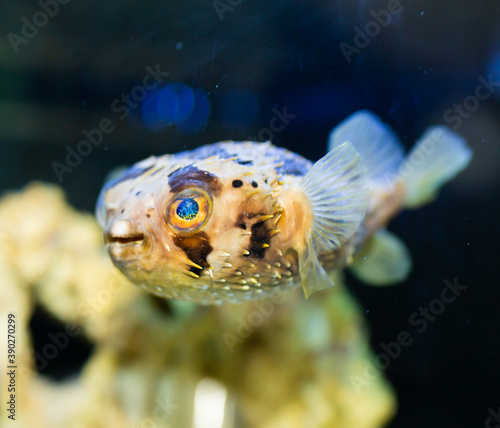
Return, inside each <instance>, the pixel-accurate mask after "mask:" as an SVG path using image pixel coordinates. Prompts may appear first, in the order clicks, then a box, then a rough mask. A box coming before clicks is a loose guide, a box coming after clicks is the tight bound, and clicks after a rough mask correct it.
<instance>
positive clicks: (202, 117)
mask: <svg viewBox="0 0 500 428" xmlns="http://www.w3.org/2000/svg"><path fill="white" fill-rule="evenodd" d="M193 95H194V108H193V111H192V112H191V114H190V115H189V117H187V118H186V119H185V120H183V121H182V122H180V123H179V124H178V125H179V129H180V130H181V132H184V133H185V134H192V133H195V132H198V131H201V130H202V129H203V128H204V127H205V125H206V124H207V122H208V117H209V116H210V102H209V101H208V94H207V93H206V92H205V91H203V90H201V89H197V88H195V89H193Z"/></svg>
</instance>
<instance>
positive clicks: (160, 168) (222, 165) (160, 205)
mask: <svg viewBox="0 0 500 428" xmlns="http://www.w3.org/2000/svg"><path fill="white" fill-rule="evenodd" d="M133 168H135V172H132V173H130V172H128V173H126V174H125V175H124V176H122V177H121V179H120V177H119V178H118V180H117V181H116V182H114V183H113V182H112V183H111V185H108V186H106V187H105V189H104V190H103V192H102V194H101V196H100V198H99V202H98V206H97V217H98V219H99V222H100V224H101V226H102V228H103V230H104V240H105V243H106V248H107V250H108V252H109V254H110V256H111V259H112V261H113V263H114V264H115V266H116V267H118V268H119V269H120V270H121V271H122V272H123V273H124V274H125V276H127V278H128V279H130V280H131V281H132V282H134V283H136V284H139V285H141V286H142V287H143V288H146V289H147V290H148V291H151V292H153V293H155V294H157V295H160V296H163V297H173V298H177V297H178V298H184V299H189V300H195V301H207V302H212V301H213V300H214V299H215V298H216V297H217V296H219V295H220V294H221V293H225V294H227V292H228V290H229V291H230V292H231V291H233V292H234V291H248V288H249V287H248V286H247V285H246V284H247V281H248V280H249V279H250V277H251V278H253V279H252V282H251V283H252V284H255V283H257V285H259V286H260V283H259V281H257V280H255V277H257V278H258V277H259V276H260V275H259V272H260V271H261V269H262V267H261V265H264V264H265V265H269V263H268V262H269V261H270V260H275V259H276V258H277V257H278V254H281V255H282V252H281V248H282V245H274V246H273V245H272V244H273V241H272V240H274V241H276V240H277V239H278V238H277V237H276V235H277V234H278V232H279V229H278V228H277V225H278V222H279V221H280V217H281V213H282V211H283V209H282V207H281V205H280V200H279V197H278V196H277V195H276V194H275V193H276V190H275V189H273V187H272V186H271V184H270V182H271V181H272V179H273V178H272V177H269V176H266V174H265V173H264V172H262V173H261V172H259V171H256V170H253V169H249V168H248V167H247V166H244V165H238V164H235V163H228V162H217V163H215V164H213V163H210V162H205V163H204V162H197V163H195V164H193V163H190V164H189V163H188V164H184V165H182V164H181V166H178V164H176V165H174V166H172V165H171V162H170V164H169V163H165V164H164V165H158V161H157V164H156V165H154V166H152V167H151V168H150V167H149V166H148V165H147V164H142V165H140V164H138V165H137V166H136V167H133ZM270 247H271V248H270ZM276 260H277V259H276ZM284 279H286V278H284ZM284 279H283V280H284ZM274 281H275V282H279V281H278V280H276V278H275V279H274ZM254 289H255V293H258V292H259V291H258V290H259V288H258V287H254ZM229 294H230V293H229ZM204 299H205V300H204Z"/></svg>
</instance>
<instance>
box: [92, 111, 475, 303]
mask: <svg viewBox="0 0 500 428" xmlns="http://www.w3.org/2000/svg"><path fill="white" fill-rule="evenodd" d="M416 154H418V155H420V154H422V155H423V157H424V161H423V162H421V163H420V164H419V166H418V167H415V166H414V162H412V157H413V158H414V157H415V155H416ZM426 154H427V155H426ZM425 156H427V158H425ZM470 157H471V151H470V149H469V148H468V147H467V145H466V143H465V141H463V140H462V139H461V138H460V137H459V136H458V135H456V134H454V133H453V132H452V131H450V130H449V129H448V128H445V127H434V128H431V129H430V130H428V131H427V132H426V134H424V136H423V137H422V139H421V140H420V141H419V142H418V143H417V144H416V146H415V148H414V149H413V151H412V152H411V153H410V155H409V156H408V157H407V158H406V159H404V150H403V147H402V145H401V144H400V143H399V142H398V140H397V138H396V136H395V135H394V134H393V133H392V131H391V130H390V129H389V128H388V127H387V126H386V125H384V124H383V123H382V122H380V120H379V119H378V118H377V117H376V116H374V115H372V114H371V113H368V112H359V113H356V114H355V115H353V116H351V117H350V118H348V119H347V120H346V121H345V122H343V123H342V124H341V125H339V126H338V127H337V128H335V129H334V130H333V131H332V133H331V134H330V139H329V152H328V154H327V155H326V156H325V157H323V158H322V159H320V160H319V161H318V162H316V163H312V162H310V161H309V160H307V159H305V158H303V157H302V156H300V155H298V154H295V153H292V152H290V151H288V150H286V149H283V148H278V147H275V146H273V145H272V144H270V143H269V142H267V143H257V142H248V141H247V142H220V143H215V144H211V145H207V146H203V147H200V148H198V149H195V150H192V151H188V152H183V153H178V154H175V155H164V156H160V157H150V158H148V159H145V160H144V161H142V162H139V163H137V164H135V165H134V166H133V167H131V168H130V169H128V170H126V171H125V172H124V173H122V174H121V175H120V176H118V177H117V178H115V179H114V180H112V181H110V182H109V183H108V184H106V185H105V186H104V188H103V190H102V192H101V195H100V197H99V200H98V203H97V209H96V212H97V218H98V221H99V223H100V225H101V227H102V228H103V230H104V237H105V243H106V247H107V249H108V252H109V254H110V256H111V259H112V260H113V263H114V264H115V266H116V267H118V268H119V269H120V270H121V271H122V272H123V273H124V274H125V276H126V277H127V278H129V279H130V280H131V281H132V282H134V283H136V284H138V285H140V286H141V287H142V288H144V289H146V290H148V291H150V292H152V293H154V294H156V295H158V296H161V297H165V298H175V299H183V300H190V301H194V302H199V303H203V304H218V303H221V302H223V301H230V302H242V301H246V300H252V299H262V298H269V297H272V296H273V295H274V294H275V293H278V292H282V291H285V290H288V289H291V288H294V287H296V286H298V285H300V284H301V285H302V288H303V290H304V292H305V294H306V296H308V295H309V294H311V293H312V292H314V291H316V290H319V289H323V288H326V287H329V286H331V285H333V283H332V280H331V279H330V276H329V273H331V272H335V271H338V270H340V269H343V268H345V267H347V266H350V267H351V268H352V270H353V272H354V273H355V274H356V275H357V276H358V277H359V278H361V279H362V280H364V281H365V282H370V283H374V284H387V283H394V282H398V281H401V280H402V279H404V278H405V277H406V275H407V274H408V272H409V270H410V266H411V263H410V258H409V255H408V251H407V250H406V248H405V247H404V245H403V243H402V242H401V241H400V240H399V239H398V238H396V237H395V236H393V235H391V234H390V233H389V232H387V231H386V230H385V229H384V227H385V225H386V224H387V222H388V221H389V220H390V219H391V218H392V217H393V216H394V215H395V214H396V213H397V212H398V211H399V210H401V209H402V208H404V207H416V206H419V205H422V204H423V203H425V202H427V201H429V200H431V199H432V198H433V197H434V196H435V195H436V193H437V191H438V189H439V187H440V186H441V185H442V184H443V183H445V182H446V181H448V180H449V179H451V178H452V177H453V176H455V175H456V174H457V173H458V172H459V171H461V170H462V169H463V168H465V166H466V165H467V164H468V162H469V160H470Z"/></svg>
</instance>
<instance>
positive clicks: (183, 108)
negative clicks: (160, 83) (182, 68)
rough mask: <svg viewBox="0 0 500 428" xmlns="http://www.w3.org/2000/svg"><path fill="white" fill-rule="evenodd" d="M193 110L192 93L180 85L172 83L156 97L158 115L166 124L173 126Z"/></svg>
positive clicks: (189, 89) (186, 87)
mask: <svg viewBox="0 0 500 428" xmlns="http://www.w3.org/2000/svg"><path fill="white" fill-rule="evenodd" d="M193 108H194V94H193V91H192V90H191V88H190V87H188V86H186V85H184V84H182V83H172V84H171V85H168V86H167V87H166V88H163V89H162V90H161V91H160V94H159V95H158V114H159V116H160V118H161V119H162V120H163V122H165V123H166V124H172V125H175V124H177V123H179V122H182V121H183V120H186V119H187V118H188V117H189V115H190V114H191V112H192V111H193Z"/></svg>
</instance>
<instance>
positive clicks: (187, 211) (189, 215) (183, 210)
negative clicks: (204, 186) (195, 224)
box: [175, 199, 200, 220]
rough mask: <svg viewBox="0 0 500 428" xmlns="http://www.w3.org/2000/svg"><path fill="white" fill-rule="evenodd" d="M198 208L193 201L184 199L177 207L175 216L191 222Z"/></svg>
mask: <svg viewBox="0 0 500 428" xmlns="http://www.w3.org/2000/svg"><path fill="white" fill-rule="evenodd" d="M199 210H200V207H199V206H198V203H197V202H196V201H195V200H194V199H184V200H183V201H182V202H181V203H180V204H179V205H178V207H177V210H176V211H175V212H176V214H177V215H178V216H179V217H180V218H182V219H183V220H192V219H193V218H195V217H196V215H197V214H198V211H199Z"/></svg>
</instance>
